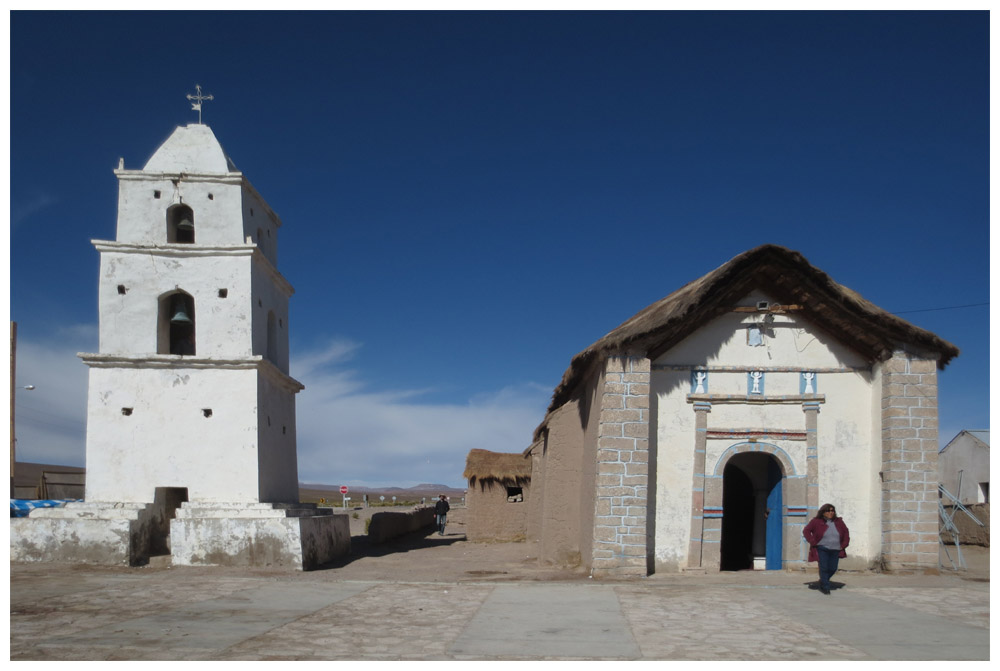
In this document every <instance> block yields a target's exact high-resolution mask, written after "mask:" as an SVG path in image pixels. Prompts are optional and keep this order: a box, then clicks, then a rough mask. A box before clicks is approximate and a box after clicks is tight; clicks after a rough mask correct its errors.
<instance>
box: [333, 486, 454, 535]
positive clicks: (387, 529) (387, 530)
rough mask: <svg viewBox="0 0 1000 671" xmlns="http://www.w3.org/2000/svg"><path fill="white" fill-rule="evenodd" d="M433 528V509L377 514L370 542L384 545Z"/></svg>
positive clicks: (372, 526) (371, 528)
mask: <svg viewBox="0 0 1000 671" xmlns="http://www.w3.org/2000/svg"><path fill="white" fill-rule="evenodd" d="M470 493H471V492H470ZM335 517H337V516H335ZM433 526H434V508H433V507H423V508H417V509H416V510H411V511H408V512H405V513H400V512H385V513H375V514H374V515H372V518H371V523H370V524H369V525H368V540H369V541H370V542H371V543H375V544H377V543H384V542H386V541H388V540H391V539H393V538H396V537H397V536H403V535H405V534H408V533H412V532H414V531H419V530H421V529H425V528H428V527H433Z"/></svg>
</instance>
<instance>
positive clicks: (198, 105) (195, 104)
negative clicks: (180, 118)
mask: <svg viewBox="0 0 1000 671" xmlns="http://www.w3.org/2000/svg"><path fill="white" fill-rule="evenodd" d="M194 88H195V91H197V93H195V94H194V95H191V94H190V93H189V94H187V99H188V100H194V101H195V102H193V103H191V109H193V110H196V111H197V112H198V124H199V125H200V124H201V104H202V103H203V102H204V101H206V100H214V99H215V96H213V95H212V94H211V93H210V94H208V95H207V96H203V95H202V94H201V85H200V84H195V85H194Z"/></svg>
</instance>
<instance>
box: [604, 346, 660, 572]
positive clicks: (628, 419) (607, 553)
mask: <svg viewBox="0 0 1000 671" xmlns="http://www.w3.org/2000/svg"><path fill="white" fill-rule="evenodd" d="M649 374H650V362H649V359H647V358H645V357H632V356H617V357H611V358H609V359H608V360H607V362H606V363H605V376H604V389H603V393H602V394H601V395H600V400H599V402H600V420H599V422H600V423H599V433H598V443H597V471H596V483H595V490H596V497H595V515H594V540H593V559H592V563H591V573H592V575H593V576H594V577H595V578H597V577H622V576H645V575H647V568H646V566H647V559H646V554H647V545H648V544H647V530H646V513H647V506H648V475H649V413H650V408H649Z"/></svg>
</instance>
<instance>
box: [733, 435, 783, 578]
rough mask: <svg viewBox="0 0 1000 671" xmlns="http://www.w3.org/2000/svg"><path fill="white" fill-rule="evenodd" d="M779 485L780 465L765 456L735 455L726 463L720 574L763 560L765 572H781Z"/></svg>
mask: <svg viewBox="0 0 1000 671" xmlns="http://www.w3.org/2000/svg"><path fill="white" fill-rule="evenodd" d="M783 483H784V474H783V469H782V466H781V463H780V461H779V460H778V459H776V458H775V457H773V456H772V455H770V454H767V453H766V452H745V453H742V454H736V455H733V457H732V458H731V459H729V461H728V462H727V463H726V466H725V469H724V470H723V474H722V539H721V540H722V543H721V548H720V554H721V556H720V566H719V568H720V569H721V570H723V571H741V570H745V569H752V568H754V567H755V560H758V561H759V560H763V561H764V566H765V568H766V569H768V570H778V569H781V560H782V548H783V539H782V533H783V525H782V503H783V502H782V490H783Z"/></svg>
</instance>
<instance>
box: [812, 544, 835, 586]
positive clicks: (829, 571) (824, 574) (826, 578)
mask: <svg viewBox="0 0 1000 671" xmlns="http://www.w3.org/2000/svg"><path fill="white" fill-rule="evenodd" d="M816 550H817V552H819V586H820V587H823V588H826V589H830V578H832V577H833V574H834V573H836V572H837V565H838V564H840V550H828V549H827V548H822V547H817V548H816Z"/></svg>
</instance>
